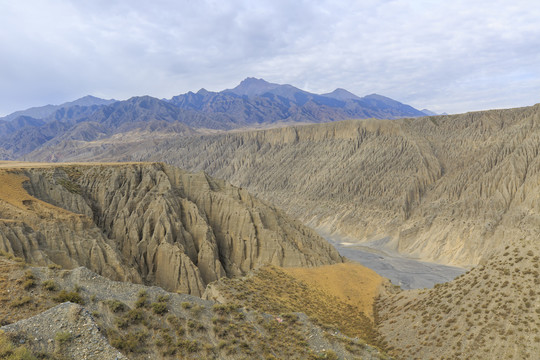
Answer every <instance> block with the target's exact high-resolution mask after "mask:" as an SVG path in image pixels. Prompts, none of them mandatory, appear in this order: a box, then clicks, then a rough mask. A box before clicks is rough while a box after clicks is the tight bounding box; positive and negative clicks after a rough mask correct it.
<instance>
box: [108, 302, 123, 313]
mask: <svg viewBox="0 0 540 360" xmlns="http://www.w3.org/2000/svg"><path fill="white" fill-rule="evenodd" d="M105 303H106V304H107V306H108V307H109V309H111V311H112V312H115V313H117V312H123V311H125V310H126V308H127V306H126V304H124V303H123V302H121V301H118V300H107V301H106V302H105Z"/></svg>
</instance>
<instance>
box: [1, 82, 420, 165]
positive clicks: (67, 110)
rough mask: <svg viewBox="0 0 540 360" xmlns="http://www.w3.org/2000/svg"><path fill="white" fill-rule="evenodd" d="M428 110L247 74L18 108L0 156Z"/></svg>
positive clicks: (5, 125) (5, 124) (5, 127)
mask: <svg viewBox="0 0 540 360" xmlns="http://www.w3.org/2000/svg"><path fill="white" fill-rule="evenodd" d="M426 114H427V111H426V112H422V111H419V110H417V109H415V108H413V107H411V106H409V105H406V104H402V103H400V102H398V101H395V100H392V99H390V98H387V97H384V96H381V95H377V94H372V95H368V96H365V97H358V96H356V95H354V94H352V93H350V92H348V91H347V90H344V89H336V90H334V91H333V92H331V93H328V94H322V95H318V94H313V93H310V92H307V91H304V90H300V89H298V88H296V87H294V86H292V85H280V84H273V83H269V82H267V81H265V80H263V79H255V78H247V79H245V80H244V81H242V82H241V83H240V84H239V85H238V86H236V87H235V88H233V89H227V90H223V91H220V92H211V91H207V90H205V89H201V90H199V91H198V92H196V93H193V92H188V93H186V94H182V95H178V96H174V97H172V98H171V99H169V100H167V99H162V100H160V99H156V98H153V97H150V96H140V97H133V98H131V99H128V100H124V101H116V100H104V99H99V98H96V97H93V96H86V97H83V98H81V99H78V100H75V101H72V102H67V103H64V104H61V105H47V106H43V107H34V108H30V109H27V110H23V111H17V112H15V113H13V114H10V115H8V116H6V117H4V118H0V157H3V158H6V159H15V158H18V157H20V156H22V155H25V154H28V153H30V152H32V151H34V150H36V149H38V148H40V147H42V146H44V145H45V144H47V146H53V145H54V146H57V145H58V144H61V143H62V142H65V141H86V142H88V141H94V140H101V139H106V138H109V137H111V136H114V135H119V134H123V133H128V132H133V131H139V132H145V133H149V132H150V133H152V132H161V133H169V134H170V133H175V134H182V135H186V134H194V133H197V132H200V131H203V132H207V131H209V130H211V131H215V130H231V129H238V128H253V127H272V126H276V125H280V124H295V123H296V124H298V123H324V122H332V121H338V120H345V119H353V118H379V119H397V118H403V117H419V116H426Z"/></svg>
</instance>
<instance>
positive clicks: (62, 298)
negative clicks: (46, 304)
mask: <svg viewBox="0 0 540 360" xmlns="http://www.w3.org/2000/svg"><path fill="white" fill-rule="evenodd" d="M53 300H54V301H56V302H60V303H63V302H66V301H71V302H72V303H77V304H81V305H83V304H84V300H83V298H82V297H81V295H79V293H78V292H75V291H69V292H68V291H66V290H61V291H60V292H59V293H58V295H56V296H55V297H53Z"/></svg>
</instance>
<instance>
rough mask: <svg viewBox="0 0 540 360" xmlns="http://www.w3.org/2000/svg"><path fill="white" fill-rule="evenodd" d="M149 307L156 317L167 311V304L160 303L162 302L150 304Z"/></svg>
mask: <svg viewBox="0 0 540 360" xmlns="http://www.w3.org/2000/svg"><path fill="white" fill-rule="evenodd" d="M151 306H152V311H154V314H157V315H163V314H165V313H166V312H167V311H168V310H167V304H165V303H162V302H155V303H152V305H151Z"/></svg>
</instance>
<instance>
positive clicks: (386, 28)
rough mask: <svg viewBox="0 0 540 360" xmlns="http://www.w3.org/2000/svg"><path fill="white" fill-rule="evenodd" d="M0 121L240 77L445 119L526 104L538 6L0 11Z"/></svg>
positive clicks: (153, 6) (179, 5)
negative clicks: (46, 108)
mask: <svg viewBox="0 0 540 360" xmlns="http://www.w3.org/2000/svg"><path fill="white" fill-rule="evenodd" d="M3 3H4V4H3V5H2V11H0V46H1V49H2V56H1V57H0V115H5V114H7V113H10V112H13V111H15V110H20V109H24V108H27V107H30V106H40V105H45V104H47V103H53V104H58V103H62V102H65V101H70V100H74V99H75V98H78V97H81V96H84V95H87V94H92V95H95V96H99V97H104V98H116V99H125V98H128V97H131V96H134V95H143V94H148V95H152V96H155V97H160V98H161V97H167V98H168V97H171V96H173V95H177V94H180V93H184V92H187V91H190V90H193V91H196V90H198V89H199V88H201V87H205V88H207V89H208V90H215V91H219V90H222V89H225V88H231V87H234V86H235V85H236V84H237V83H238V82H239V81H241V80H242V79H243V78H245V77H247V76H255V77H262V78H264V79H266V80H268V81H271V82H277V83H289V84H292V85H295V86H297V87H300V88H303V89H305V90H308V91H313V92H318V93H322V92H329V91H332V90H333V89H335V88H336V87H343V88H346V89H347V90H349V91H352V92H353V93H355V94H357V95H360V96H363V95H366V94H370V93H379V94H383V95H386V96H389V97H392V98H394V99H396V100H399V101H402V102H404V103H408V104H411V105H413V106H415V107H417V108H429V109H431V110H434V111H438V112H442V111H446V112H449V113H457V112H464V111H470V110H479V109H489V108H503V107H517V106H524V105H531V104H534V103H537V102H540V91H539V90H540V65H539V64H540V25H538V19H540V3H538V2H536V1H523V0H514V1H507V0H504V1H503V0H499V1H497V0H491V1H462V0H455V1H452V2H450V1H416V0H415V1H405V0H395V1H391V0H389V1H375V0H367V1H325V0H321V1H313V0H311V1H304V0H297V1H288V0H287V1H286V0H273V1H247V0H246V1H239V0H230V1H214V0H207V1H203V0H181V1H172V0H156V1H152V2H148V1H138V0H133V1H127V0H121V1H101V0H98V1H88V2H82V1H61V0H56V1H54V0H29V1H24V2H8V1H3Z"/></svg>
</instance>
